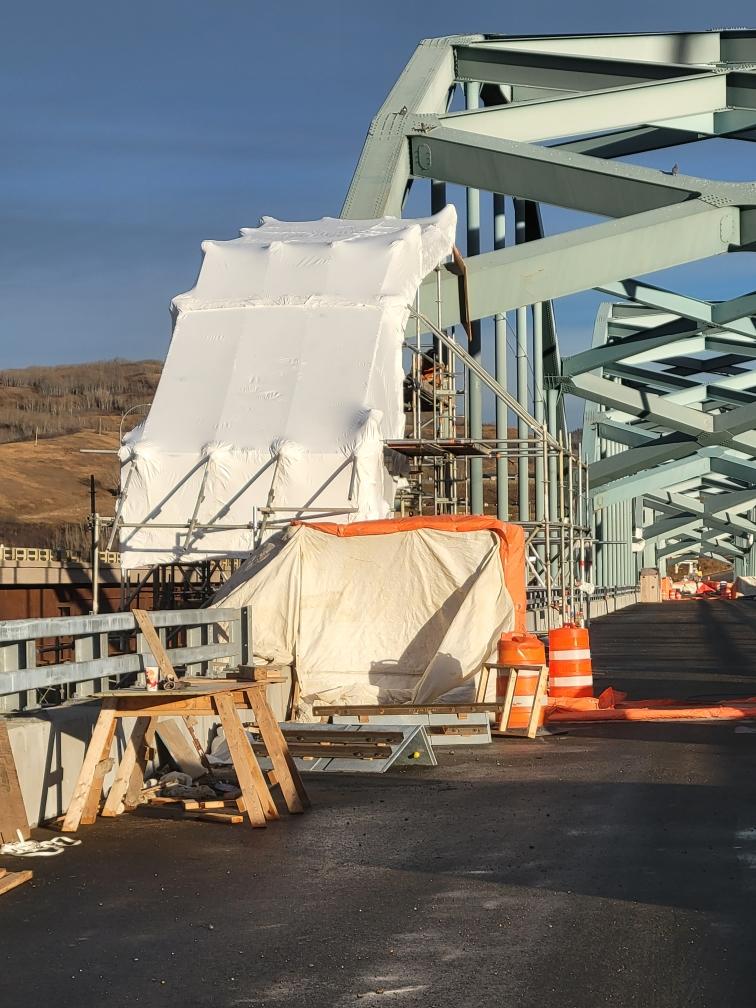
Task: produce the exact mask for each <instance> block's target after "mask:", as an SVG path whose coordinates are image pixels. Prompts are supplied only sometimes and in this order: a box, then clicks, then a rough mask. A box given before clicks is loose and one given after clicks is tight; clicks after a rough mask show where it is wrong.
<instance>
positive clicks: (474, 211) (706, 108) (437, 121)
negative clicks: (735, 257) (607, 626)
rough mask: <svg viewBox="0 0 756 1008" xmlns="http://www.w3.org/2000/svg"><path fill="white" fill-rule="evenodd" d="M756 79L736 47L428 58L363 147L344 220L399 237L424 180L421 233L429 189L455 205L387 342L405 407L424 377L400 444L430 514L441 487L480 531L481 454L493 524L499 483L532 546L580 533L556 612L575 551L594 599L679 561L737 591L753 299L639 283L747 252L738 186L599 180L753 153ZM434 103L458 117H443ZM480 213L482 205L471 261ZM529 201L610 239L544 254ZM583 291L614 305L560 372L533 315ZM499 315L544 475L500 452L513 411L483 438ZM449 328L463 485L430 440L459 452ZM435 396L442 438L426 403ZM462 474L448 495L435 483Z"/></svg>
mask: <svg viewBox="0 0 756 1008" xmlns="http://www.w3.org/2000/svg"><path fill="white" fill-rule="evenodd" d="M754 65H756V32H754V31H747V30H733V31H729V30H727V31H706V32H680V33H655V34H640V35H605V36H528V37H517V38H511V37H506V36H502V35H467V36H454V37H446V38H439V39H428V40H426V41H424V42H422V43H420V45H419V46H418V47H417V49H416V51H415V53H414V55H413V56H412V58H411V60H410V62H409V63H408V65H407V66H406V68H405V69H404V71H403V72H402V74H401V76H400V77H399V79H398V81H397V83H396V84H395V85H394V87H393V89H392V90H391V92H390V94H389V96H388V98H387V99H386V101H385V103H384V105H383V106H382V108H381V109H380V111H379V112H378V114H377V116H376V117H375V119H374V120H373V123H372V125H371V128H370V130H369V132H368V136H367V139H366V141H365V144H364V147H363V150H362V154H361V156H360V160H359V163H358V165H357V169H356V171H355V174H354V177H353V179H352V182H351V185H350V188H349V191H348V193H347V196H346V200H345V203H344V207H343V209H342V216H343V217H348V218H356V219H360V218H362V219H364V218H373V217H379V216H382V215H384V214H394V215H401V212H402V207H403V204H404V201H405V197H406V195H407V192H408V190H409V188H410V186H412V185H417V184H418V183H419V182H421V181H422V180H427V181H428V182H429V184H430V205H431V209H432V210H433V211H437V210H438V209H440V208H441V207H442V206H443V205H444V203H445V202H446V184H447V183H454V184H457V185H461V186H463V187H465V215H466V230H467V243H466V271H465V276H464V278H463V279H464V283H462V282H461V280H460V275H459V270H458V269H455V268H454V266H453V265H452V264H449V266H448V267H446V268H444V269H442V270H441V271H439V272H438V273H437V274H436V275H435V276H432V277H430V278H428V279H427V280H426V281H425V282H424V283H423V285H422V287H421V290H420V294H419V298H418V308H417V315H418V316H419V317H420V318H421V319H424V320H425V321H424V322H421V324H420V325H418V322H417V318H415V319H414V320H412V321H411V322H410V325H409V327H408V332H407V341H408V343H409V344H410V345H412V346H413V348H414V349H413V365H412V367H413V370H412V377H413V381H414V382H415V384H416V385H417V386H419V388H416V389H415V394H416V395H417V397H418V398H421V397H422V395H423V388H422V385H423V383H422V375H423V371H424V369H425V368H426V367H427V366H428V363H429V359H430V363H431V367H432V369H438V370H439V371H440V378H439V379H438V381H439V385H438V389H436V378H435V377H433V388H431V390H430V399H431V401H432V403H433V408H432V410H431V411H429V416H430V413H432V420H431V422H430V428H431V432H432V435H433V436H432V437H430V438H426V437H424V435H423V430H424V421H423V420H422V404H420V405H419V406H418V404H417V403H415V414H414V420H413V424H414V429H413V430H412V434H413V440H414V441H415V442H420V441H424V442H425V443H427V444H428V445H429V446H431V447H432V448H433V450H432V451H431V448H430V447H429V452H428V456H427V458H428V459H429V460H430V461H431V462H432V465H433V467H434V469H433V478H432V487H433V506H434V507H435V508H437V509H438V508H441V509H443V508H448V507H454V506H459V505H458V504H457V503H456V502H457V500H458V498H459V492H458V487H459V484H460V482H463V483H464V486H465V493H464V494H463V495H462V496H463V497H464V501H465V506H466V507H468V508H469V509H470V510H472V511H473V512H481V511H482V510H483V504H484V495H483V487H484V476H485V475H487V474H486V473H485V458H486V454H485V452H484V451H483V450H482V449H483V448H493V449H495V450H494V451H493V455H494V457H495V461H496V468H495V478H496V482H497V498H498V505H497V510H498V513H499V515H500V516H502V517H506V516H508V513H509V487H510V484H511V485H513V486H514V487H515V488H516V492H517V517H519V518H520V520H523V521H529V520H530V519H531V517H533V518H534V519H536V515H532V516H531V505H532V506H533V507H534V509H535V511H536V512H538V513H539V514H540V515H541V519H540V520H541V524H542V525H543V523H544V521H546V522H551V521H552V519H553V517H554V516H555V515H558V516H559V520H560V522H561V523H562V525H563V527H564V528H566V529H568V528H569V526H570V523H571V524H573V525H577V526H580V531H579V532H578V533H577V535H575V533H574V531H573V545H572V546H571V547H570V549H569V550H568V551H567V557H568V561H569V562H568V563H567V564H566V565H565V568H564V569H565V575H564V579H563V580H564V582H565V587H564V592H563V594H568V588H567V587H566V586H568V585H569V581H570V579H573V580H574V578H575V576H576V575H575V573H574V571H575V568H576V566H577V569H578V573H579V574H581V575H582V574H583V573H584V571H585V568H584V567H581V566H579V565H580V564H584V563H585V562H586V559H587V557H588V550H589V547H590V545H593V546H594V547H595V551H594V552H595V564H594V569H593V572H592V575H591V576H592V578H593V580H594V581H595V584H596V585H598V586H614V587H616V586H618V585H628V584H634V583H635V582H636V579H637V572H638V570H639V568H640V567H641V566H647V565H648V566H650V565H654V566H657V565H658V566H659V567H660V568H661V569H662V570H664V569H665V565H666V561H667V558H669V557H673V556H678V555H681V554H685V555H690V554H691V551H693V552H695V553H709V554H712V555H715V556H718V557H720V558H723V559H726V560H730V561H732V562H733V563H734V566H735V570H736V573H748V574H756V545H755V542H756V540H755V538H754V532H756V430H755V429H754V428H756V390H755V389H754V386H756V371H753V370H752V361H753V360H754V359H755V358H756V292H746V293H745V294H743V295H742V296H739V297H736V298H733V299H731V300H727V301H704V300H697V299H695V298H691V297H686V296H683V295H681V294H679V293H675V292H674V291H671V290H666V289H663V288H662V287H656V286H652V285H651V284H649V283H648V282H647V281H646V280H645V278H646V277H647V275H648V274H651V273H654V272H657V271H660V270H664V269H667V268H670V267H673V266H679V265H682V264H685V263H691V262H696V261H701V260H704V259H707V258H709V257H713V256H720V255H724V254H727V253H733V252H741V251H752V250H754V248H756V187H754V185H752V184H750V183H729V182H717V181H712V180H707V179H701V178H694V177H689V176H686V175H683V174H680V173H679V171H677V170H676V168H674V169H672V170H671V171H670V172H669V173H666V172H661V171H657V170H654V169H650V168H645V167H640V166H636V165H630V164H625V163H622V162H620V161H616V160H613V159H618V158H621V157H624V156H627V155H629V154H638V153H642V152H646V151H655V150H660V149H665V148H668V147H672V146H677V145H680V144H687V143H693V142H696V141H698V140H702V139H708V138H711V137H728V138H735V139H738V140H743V141H753V140H756V72H754ZM456 92H459V94H458V100H457V101H456V105H458V106H460V107H459V108H458V109H455V110H454V111H452V110H451V109H452V107H453V105H454V104H455V93H456ZM481 191H487V192H489V193H491V194H493V197H492V216H493V220H492V225H493V247H492V248H491V249H489V250H484V249H483V240H482V234H483V232H482V229H481V207H482V201H481ZM510 200H511V205H512V217H513V219H514V224H515V227H514V230H515V234H514V236H513V237H514V240H513V241H508V240H507V237H508V236H507V234H506V214H505V208H506V206H507V203H508V201H510ZM541 202H543V203H546V204H551V205H556V206H559V207H563V208H566V209H569V210H575V211H583V212H587V213H591V214H594V215H598V216H602V217H605V218H608V219H607V220H605V221H602V222H601V223H597V224H592V225H590V226H587V227H581V228H577V229H575V230H573V231H570V232H567V233H561V234H557V235H552V236H547V235H546V234H545V231H544V227H543V222H542V218H541V213H540V206H539V204H540V203H541ZM637 278H640V279H637ZM591 289H597V290H600V291H603V292H605V293H607V294H608V295H609V296H610V297H611V298H612V299H613V300H612V302H609V303H607V304H605V305H603V306H602V307H601V309H600V310H599V313H598V317H597V319H596V325H595V328H594V334H593V341H592V346H591V348H590V349H588V350H585V351H583V352H582V353H579V354H575V355H573V356H571V357H569V358H567V359H566V360H564V361H563V360H562V359H561V355H560V351H559V342H558V338H557V330H556V320H555V312H554V306H553V302H554V299H556V298H560V297H564V296H567V295H571V294H575V293H578V292H581V291H586V290H591ZM507 313H512V318H513V320H514V335H515V341H516V347H515V361H516V369H515V371H516V373H515V374H514V375H513V376H512V378H513V381H512V382H511V385H512V387H514V389H515V395H514V399H515V401H516V403H517V404H518V405H519V406H520V407H521V408H522V409H523V410H525V411H526V412H527V413H528V416H530V417H532V420H533V421H535V427H534V428H530V432H531V434H532V431H533V430H535V431H541V432H542V433H541V434H540V435H539V436H540V439H541V442H542V443H543V444H549V443H550V442H556V443H557V445H561V446H562V447H561V450H562V452H563V453H564V454H563V455H561V456H560V454H559V451H558V450H550V451H547V452H546V453H545V454H544V453H543V451H542V450H540V449H536V451H535V453H534V454H535V456H536V457H535V458H532V459H531V458H529V457H528V454H527V452H526V451H524V450H523V449H522V445H523V444H525V443H526V441H527V438H528V433H529V429H528V420H527V419H525V418H523V417H522V416H520V415H519V414H518V413H517V411H514V412H515V415H516V416H517V421H518V433H517V438H516V439H514V440H513V439H511V438H510V437H509V432H508V416H509V415H510V414H511V413H512V407H511V403H509V402H508V401H507V400H506V399H505V398H504V397H502V396H499V395H496V416H495V420H496V437H495V439H493V442H492V443H489V442H490V441H491V439H488V441H487V440H486V439H485V438H483V437H482V433H483V431H482V421H483V412H482V406H481V403H482V394H483V387H484V386H485V384H487V383H486V382H485V379H484V378H483V377H482V376H481V374H480V373H479V371H478V368H479V367H480V365H481V360H482V356H481V350H482V346H483V339H484V333H485V328H484V325H483V320H485V319H489V318H490V319H492V320H493V343H494V351H495V380H496V384H497V386H498V387H499V388H500V389H503V390H505V391H506V390H507V389H508V386H509V383H508V377H509V376H508V375H507V354H506V334H507ZM431 318H433V319H435V322H434V323H433V324H430V323H429V322H428V320H429V319H431ZM459 325H463V326H464V328H465V330H466V333H467V337H468V343H467V349H468V351H469V354H470V357H471V358H472V360H473V362H474V364H475V365H477V367H475V366H469V362H466V365H465V370H466V371H467V376H466V379H465V383H464V388H463V390H462V391H463V392H464V397H463V398H464V404H465V406H464V422H463V432H464V433H463V439H464V440H466V442H467V443H468V444H469V445H470V448H471V450H470V451H469V452H468V454H467V456H466V457H465V458H464V461H463V462H461V461H460V459H459V457H458V454H457V455H455V454H453V453H451V452H449V451H446V452H441V454H440V455H439V454H438V451H439V449H440V448H441V447H443V446H440V445H439V443H438V442H439V441H444V440H446V441H448V440H450V435H451V432H452V430H453V436H454V437H455V438H457V437H458V436H459V433H460V431H459V422H460V413H461V411H460V410H459V409H458V406H459V403H460V402H461V401H462V398H461V395H460V389H459V387H458V386H457V385H456V384H454V382H455V381H456V378H455V377H454V376H453V368H451V367H450V364H451V358H450V357H449V354H448V353H447V356H446V357H444V356H443V355H442V354H441V353H440V348H439V343H440V344H441V346H442V347H445V350H446V351H448V346H446V345H445V344H443V341H442V340H441V339H440V336H441V335H442V334H447V333H449V332H452V331H453V329H454V327H455V326H459ZM423 332H425V333H427V334H431V337H430V340H428V339H427V338H426V339H425V342H424V341H423ZM423 355H425V356H423ZM529 370H532V391H531V390H530V389H529V378H528V371H529ZM432 374H433V372H432ZM488 387H489V389H491V385H490V383H488ZM453 392H454V393H456V395H452V393H453ZM565 394H573V395H576V396H579V397H582V398H583V399H584V400H586V402H587V405H586V409H585V422H584V429H583V441H582V452H583V459H581V460H580V463H579V464H578V465H577V466H573V465H572V463H570V464H569V466H568V469H569V470H570V472H571V477H570V478H571V479H573V480H574V479H575V478H576V476H575V473H576V472H577V473H581V474H582V473H584V472H585V476H586V478H585V480H583V482H582V485H581V487H580V494H579V495H578V496H581V495H584V494H589V496H590V502H591V504H590V513H583V512H582V510H581V511H580V513H579V517H577V518H576V516H575V514H573V516H572V518H569V514H568V512H569V511H570V508H565V507H564V506H561V503H560V497H563V496H564V489H563V488H564V484H565V481H566V480H565V476H564V465H563V460H564V457H566V456H569V454H570V453H569V452H568V451H567V447H568V445H569V433H568V430H567V425H566V421H565V413H564V407H563V399H564V395H565ZM444 395H445V396H446V397H447V398H448V400H449V409H448V410H447V415H446V416H445V417H443V418H442V412H443V411H439V410H437V407H436V403H437V400H438V399H440V398H443V396H444ZM425 399H426V400H427V399H428V390H427V389H426V390H425ZM452 400H453V404H452ZM426 426H427V424H426ZM443 431H445V432H446V434H447V435H449V436H447V437H445V438H444V437H442V432H443ZM502 446H504V448H505V450H502ZM393 447H396V446H393ZM447 447H448V446H447ZM473 449H474V450H473ZM434 453H435V455H434ZM560 459H561V461H560ZM583 460H584V461H585V463H587V471H585V470H584V468H583V464H582V463H583ZM512 462H514V463H515V464H514V466H513V467H511V465H510V464H511V463H512ZM460 466H463V467H464V479H463V480H460V478H459V477H458V476H455V473H458V472H459V469H460ZM512 469H513V471H511V470H512ZM581 480H582V476H581ZM531 495H532V497H533V501H532V502H531V500H530V498H531ZM567 496H568V497H569V499H570V500H572V496H573V495H572V494H570V493H569V491H568V492H567ZM452 498H453V502H452V503H450V501H451V500H452ZM560 507H561V510H560ZM586 511H587V509H586ZM586 526H591V528H592V536H590V535H589V534H588V533H586V532H585V527H586ZM560 534H561V533H560ZM591 538H593V540H594V541H593V543H590V539H591ZM567 539H568V540H569V535H567ZM575 541H577V542H578V543H579V545H578V547H577V554H576V551H575V545H574V543H575ZM540 546H541V547H542V549H545V550H546V553H547V554H548V548H547V544H546V543H545V542H541V543H540ZM563 555H564V554H563ZM550 560H551V557H550V555H549V561H550ZM550 567H551V563H550V562H549V563H547V564H546V565H545V567H544V574H545V571H546V570H547V569H548V568H550Z"/></svg>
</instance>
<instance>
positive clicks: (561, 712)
mask: <svg viewBox="0 0 756 1008" xmlns="http://www.w3.org/2000/svg"><path fill="white" fill-rule="evenodd" d="M748 718H756V697H743V698H742V699H740V700H727V701H722V702H721V703H716V702H714V703H711V702H709V703H706V704H692V703H685V702H684V701H680V700H667V699H664V700H628V699H627V694H626V693H622V692H620V691H619V690H615V689H611V688H610V689H606V690H604V692H603V693H602V694H601V695H600V696H598V697H580V698H567V697H560V698H559V700H558V701H556V700H552V701H551V703H550V704H549V705H548V706H547V708H546V717H545V720H546V722H547V723H549V724H552V723H555V722H560V721H573V722H575V721H701V720H708V719H716V720H719V721H741V720H745V719H748Z"/></svg>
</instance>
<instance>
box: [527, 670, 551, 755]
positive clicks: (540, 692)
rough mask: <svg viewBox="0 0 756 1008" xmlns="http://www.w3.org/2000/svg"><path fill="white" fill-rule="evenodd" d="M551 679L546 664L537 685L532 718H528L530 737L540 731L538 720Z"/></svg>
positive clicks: (531, 713)
mask: <svg viewBox="0 0 756 1008" xmlns="http://www.w3.org/2000/svg"><path fill="white" fill-rule="evenodd" d="M548 681H549V670H548V668H547V667H546V666H545V665H544V666H543V667H542V668H541V672H540V675H539V676H538V685H537V686H536V691H535V697H534V698H533V710H532V711H531V712H530V719H529V720H528V731H527V735H528V738H530V739H532V738H535V737H536V733H537V732H538V720H539V716H540V711H541V700H543V696H544V693H545V692H546V687H547V685H548Z"/></svg>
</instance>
